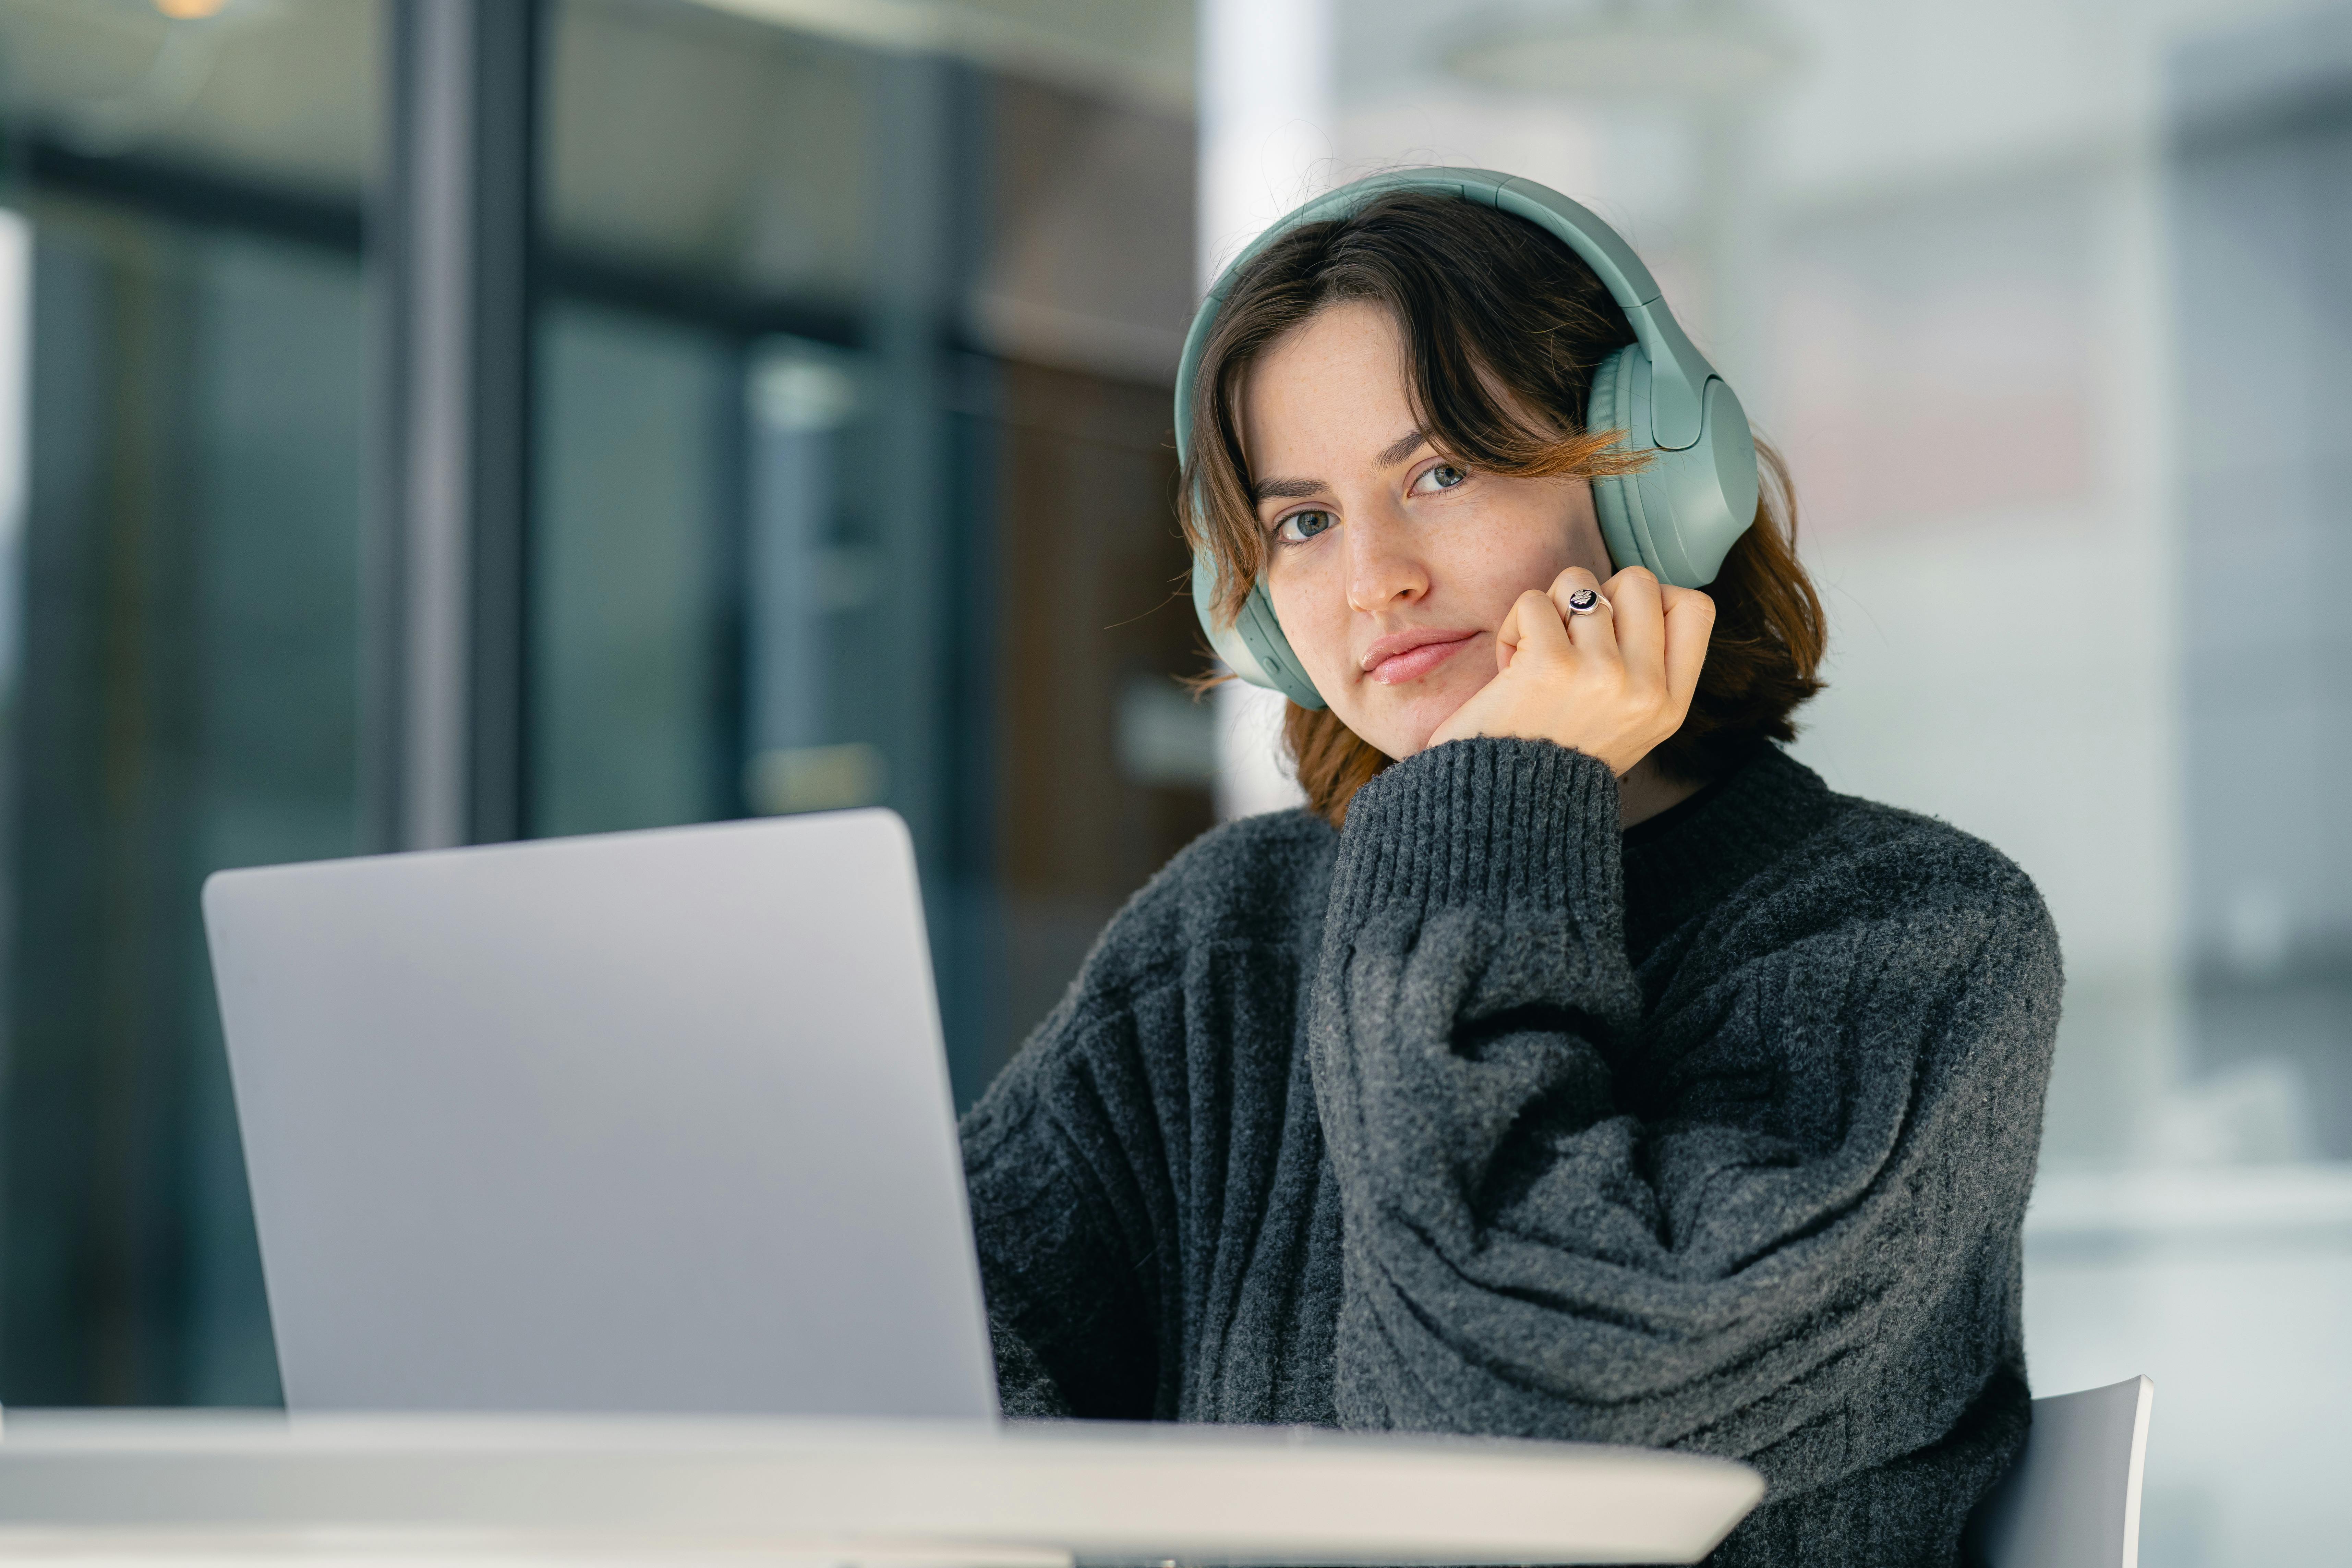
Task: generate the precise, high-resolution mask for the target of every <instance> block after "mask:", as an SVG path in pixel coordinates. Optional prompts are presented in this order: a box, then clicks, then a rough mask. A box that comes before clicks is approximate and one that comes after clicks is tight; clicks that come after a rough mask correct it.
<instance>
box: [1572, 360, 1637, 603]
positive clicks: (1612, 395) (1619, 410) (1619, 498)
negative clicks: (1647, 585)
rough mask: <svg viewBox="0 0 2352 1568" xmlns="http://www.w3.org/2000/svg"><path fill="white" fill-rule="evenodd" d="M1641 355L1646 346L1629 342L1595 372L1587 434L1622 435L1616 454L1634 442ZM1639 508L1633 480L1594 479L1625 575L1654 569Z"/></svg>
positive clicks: (1596, 508) (1613, 553) (1606, 534)
mask: <svg viewBox="0 0 2352 1568" xmlns="http://www.w3.org/2000/svg"><path fill="white" fill-rule="evenodd" d="M1641 352H1642V345H1641V344H1639V343H1627V344H1626V345H1625V346H1624V347H1623V348H1622V349H1619V350H1618V351H1617V352H1616V353H1612V354H1611V355H1610V356H1609V357H1608V358H1607V359H1605V360H1602V361H1601V363H1600V364H1598V365H1596V366H1595V367H1593V372H1592V390H1591V393H1590V394H1589V395H1587V396H1586V397H1585V400H1584V427H1585V429H1587V430H1614V431H1616V432H1617V433H1618V434H1617V441H1616V444H1615V445H1614V446H1612V447H1611V448H1610V450H1611V451H1613V452H1622V451H1624V450H1625V449H1626V448H1627V447H1630V446H1631V445H1632V443H1633V437H1634V430H1633V368H1632V366H1633V357H1632V356H1633V355H1635V354H1638V353H1641ZM1639 504H1640V502H1639V499H1638V497H1637V496H1636V495H1635V493H1634V489H1633V475H1631V474H1602V475H1599V476H1597V477H1595V478H1594V479H1593V481H1592V510H1593V512H1594V514H1595V515H1596V516H1597V517H1598V518H1599V519H1600V521H1601V541H1602V542H1603V543H1605V544H1607V545H1608V547H1609V561H1610V564H1612V566H1615V567H1616V568H1617V569H1618V570H1619V571H1622V570H1624V569H1625V568H1626V567H1628V566H1643V565H1648V564H1649V563H1647V562H1645V561H1643V559H1642V549H1641V545H1640V543H1639V542H1638V536H1637V534H1636V533H1635V531H1634V528H1633V511H1634V510H1635V509H1636V508H1637V507H1638V505H1639Z"/></svg>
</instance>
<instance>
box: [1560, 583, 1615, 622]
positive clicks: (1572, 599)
mask: <svg viewBox="0 0 2352 1568" xmlns="http://www.w3.org/2000/svg"><path fill="white" fill-rule="evenodd" d="M1607 602H1608V601H1607V600H1605V599H1603V598H1601V595H1599V594H1597V593H1595V592H1593V591H1592V590H1591V589H1590V588H1579V589H1578V590H1577V591H1576V592H1575V593H1573V594H1570V595H1569V596H1568V613H1569V614H1570V615H1571V616H1589V615H1591V613H1592V612H1593V611H1595V610H1597V609H1599V608H1600V607H1601V605H1604V604H1606V603H1607Z"/></svg>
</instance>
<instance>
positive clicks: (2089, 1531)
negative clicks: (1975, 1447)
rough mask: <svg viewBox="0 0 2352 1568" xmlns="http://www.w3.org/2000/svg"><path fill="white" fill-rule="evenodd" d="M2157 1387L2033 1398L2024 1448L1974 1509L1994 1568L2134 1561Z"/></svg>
mask: <svg viewBox="0 0 2352 1568" xmlns="http://www.w3.org/2000/svg"><path fill="white" fill-rule="evenodd" d="M2155 1402H2156V1384H2153V1383H2150V1382H2149V1381H2148V1380H2147V1378H2145V1377H2134V1378H2127V1379H2126V1380H2125V1381H2124V1382H2122V1383H2116V1384H2109V1385H2108V1386H2106V1387H2105V1388H2089V1389H2084V1391H2083V1392H2082V1393H2080V1394H2057V1395H2055V1396H2053V1397H2052V1398H2049V1399H2037V1400H2035V1401H2034V1402H2033V1430H2032V1432H2031V1433H2029V1434H2027V1436H2026V1439H2025V1451H2024V1452H2023V1453H2022V1454H2020V1455H2019V1456H2018V1457H2017V1463H2016V1464H2015V1465H2013V1466H2011V1468H2010V1472H2009V1474H2008V1475H2006V1476H2004V1477H2003V1478H2001V1482H2000V1485H1999V1486H1998V1487H1995V1488H1994V1489H1993V1490H1992V1493H1991V1495H1990V1496H1989V1497H1987V1498H1986V1499H1985V1501H1984V1505H1983V1507H1982V1508H1980V1509H1979V1510H1978V1512H1977V1517H1976V1521H1975V1530H1974V1531H1973V1533H1974V1534H1975V1535H1976V1538H1977V1542H1978V1544H1979V1546H1980V1547H1981V1548H1982V1550H1983V1552H1984V1560H1985V1561H1986V1562H1987V1563H1990V1564H1991V1565H1992V1568H2139V1477H2140V1467H2141V1466H2142V1464H2143V1463H2144V1462H2145V1461H2146V1460H2147V1415H2148V1410H2149V1407H2150V1406H2151V1405H2154V1404H2155Z"/></svg>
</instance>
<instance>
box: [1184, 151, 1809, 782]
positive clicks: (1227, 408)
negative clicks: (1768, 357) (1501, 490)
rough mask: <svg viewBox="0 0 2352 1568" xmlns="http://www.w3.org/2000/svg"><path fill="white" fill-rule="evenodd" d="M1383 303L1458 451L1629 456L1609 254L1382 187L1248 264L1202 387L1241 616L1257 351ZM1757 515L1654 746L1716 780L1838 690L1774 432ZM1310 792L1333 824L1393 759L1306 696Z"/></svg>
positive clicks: (1530, 473) (1495, 465)
mask: <svg viewBox="0 0 2352 1568" xmlns="http://www.w3.org/2000/svg"><path fill="white" fill-rule="evenodd" d="M1340 300H1368V301H1370V302H1372V303H1375V304H1378V305H1380V306H1381V307H1383V308H1385V309H1386V310H1388V311H1389V312H1390V313H1391V315H1392V316H1393V317H1394V318H1395V320H1396V321H1397V322H1398V324H1399V326H1400V327H1401V329H1402V334H1403V337H1404V342H1405V349H1406V356H1407V359H1408V362H1409V365H1408V375H1409V377H1410V382H1411V392H1412V401H1413V404H1414V407H1415V410H1416V412H1418V413H1419V414H1420V415H1421V417H1422V421H1423V429H1424V430H1426V431H1427V433H1428V435H1429V438H1430V441H1431V444H1432V445H1433V446H1434V447H1437V448H1438V450H1440V451H1441V452H1443V453H1444V455H1445V457H1446V458H1448V459H1449V460H1450V461H1454V462H1458V463H1460V464H1462V465H1463V466H1464V467H1465V468H1472V469H1475V470H1481V471H1484V472H1486V473H1490V474H1500V475H1504V476H1507V477H1514V478H1538V477H1559V476H1582V477H1586V478H1591V477H1596V476H1599V475H1603V474H1617V473H1624V472H1626V471H1628V470H1630V469H1632V468H1639V467H1640V466H1641V465H1642V463H1643V461H1644V460H1645V458H1644V455H1643V454H1640V453H1624V452H1612V451H1611V450H1610V448H1611V447H1612V445H1613V444H1614V443H1615V442H1616V441H1617V439H1618V438H1619V437H1620V436H1621V435H1622V432H1620V431H1616V430H1593V429H1591V428H1588V427H1587V426H1586V423H1585V403H1586V395H1587V393H1588V392H1589V391H1590V389H1591V383H1592V373H1593V371H1594V369H1595V368H1596V367H1597V366H1599V365H1600V363H1601V362H1602V361H1603V360H1605V359H1606V358H1608V356H1609V355H1610V354H1612V353H1614V352H1616V351H1617V350H1618V349H1620V348H1622V347H1623V346H1624V345H1625V344H1627V343H1629V342H1633V329H1632V328H1631V327H1630V326H1629V325H1628V324H1627V323H1626V321H1625V315H1624V312H1623V311H1622V310H1620V309H1619V308H1618V307H1617V304H1616V302H1615V301H1614V300H1611V299H1610V297H1609V291H1608V289H1606V288H1604V287H1603V286H1602V285H1601V279H1599V278H1597V277H1595V276H1594V275H1593V272H1592V269H1591V268H1590V267H1587V266H1586V265H1585V264H1584V262H1583V261H1582V260H1581V259H1580V258H1579V257H1578V256H1577V255H1576V254H1575V252H1573V251H1571V250H1570V249H1569V248H1568V247H1566V246H1564V245H1562V244H1560V243H1559V242H1558V241H1557V240H1555V239H1553V238H1552V237H1550V236H1549V235H1547V234H1545V233H1543V232H1542V231H1541V230H1540V229H1538V228H1537V227H1536V226H1534V225H1532V224H1529V223H1527V222H1525V221H1523V220H1522V219H1519V218H1516V217H1512V216H1508V215H1507V214H1504V213H1500V212H1496V211H1495V210H1493V209H1492V208H1488V207H1483V206H1479V205H1475V204H1474V203H1470V202H1465V201H1461V200H1457V199H1455V198H1453V197H1449V196H1444V195H1431V194H1428V193H1424V192H1399V193H1395V194H1392V195H1386V196H1382V197H1381V198H1379V199H1377V200H1375V201H1373V202H1371V203H1370V204H1369V205H1366V206H1365V207H1363V208H1362V209H1361V210H1360V211H1359V212H1357V213H1356V214H1355V215H1354V216H1349V217H1344V218H1336V219H1332V220H1329V221H1327V222H1322V223H1310V224H1303V225H1301V226H1298V227H1297V228H1295V229H1292V230H1291V231H1289V232H1288V233H1286V234H1284V235H1282V236H1281V237H1278V238H1277V239H1276V240H1275V241H1274V243H1272V244H1271V245H1269V246H1267V247H1266V248H1265V250H1263V251H1262V252H1260V253H1259V254H1258V255H1257V256H1256V257H1255V258H1252V260H1251V261H1250V263H1249V265H1248V266H1247V267H1246V268H1244V269H1243V272H1242V274H1241V276H1240V277H1239V278H1238V279H1235V280H1234V287H1233V289H1231V290H1230V292H1229V293H1228V294H1227V296H1226V300H1225V303H1224V306H1223V309H1222V310H1219V311H1218V313H1217V321H1216V325H1215V326H1214V328H1213V329H1212V331H1211V332H1210V335H1209V340H1208V342H1207V343H1206V344H1205V345H1204V348H1203V351H1202V358H1201V366H1200V374H1199V376H1198V378H1197V379H1196V380H1195V382H1194V384H1193V405H1192V431H1193V437H1192V450H1190V451H1188V452H1185V453H1184V454H1182V458H1183V465H1184V469H1183V479H1182V488H1181V495H1182V497H1183V498H1184V499H1183V501H1182V503H1181V511H1182V517H1183V524H1184V533H1185V537H1186V538H1187V540H1188V541H1190V542H1191V543H1192V547H1193V548H1194V549H1196V550H1207V551H1209V552H1211V553H1212V554H1213V556H1214V557H1215V559H1216V561H1217V563H1218V565H1219V566H1220V567H1221V568H1222V569H1223V589H1224V593H1223V601H1222V602H1221V603H1219V604H1217V605H1213V606H1211V610H1212V613H1213V614H1214V615H1216V616H1219V617H1221V618H1222V619H1223V620H1224V621H1227V622H1230V621H1231V620H1232V619H1233V618H1234V616H1235V615H1237V614H1238V613H1239V611H1240V609H1241V606H1242V603H1243V601H1244V599H1246V598H1247V597H1248V595H1249V592H1250V589H1251V587H1252V585H1253V584H1255V583H1256V582H1257V579H1258V574H1260V573H1261V572H1263V571H1264V570H1265V561H1266V538H1265V530H1264V528H1263V527H1262V526H1261V525H1260V524H1259V521H1258V517H1257V508H1256V506H1255V504H1254V502H1253V501H1252V500H1251V479H1250V472H1249V459H1248V458H1247V456H1246V454H1245V453H1244V451H1243V449H1242V438H1241V427H1242V422H1241V398H1242V393H1243V388H1244V383H1245V379H1246V377H1247V375H1248V373H1249V369H1250V367H1251V365H1253V364H1254V363H1256V361H1257V359H1258V356H1259V355H1261V354H1263V353H1265V350H1266V349H1267V348H1268V347H1269V346H1270V345H1271V344H1273V343H1274V342H1275V341H1276V340H1277V339H1279V338H1280V337H1282V336H1283V334H1285V333H1286V332H1288V331H1291V330H1292V329H1293V328H1295V327H1297V326H1298V325H1299V324H1300V323H1301V322H1303V321H1306V320H1307V318H1308V317H1309V316H1311V315H1313V314H1314V313H1315V312H1316V311H1317V310H1321V309H1322V308H1323V307H1324V306H1326V305H1329V304H1333V303H1335V302H1338V301H1340ZM1757 455H1758V458H1759V462H1760V463H1761V465H1762V468H1763V476H1762V477H1763V480H1764V483H1763V487H1762V494H1761V497H1760V499H1759V500H1758V502H1757V506H1756V521H1755V526H1753V527H1751V528H1750V529H1748V531H1747V532H1745V533H1743V534H1741V535H1740V537H1739V541H1738V543H1736V544H1734V545H1733V546H1732V548H1731V552H1730V554H1729V555H1728V556H1727V557H1726V558H1725V560H1724V563H1723V569H1722V571H1721V572H1720V573H1719V574H1717V577H1716V580H1715V581H1714V582H1713V583H1712V584H1708V586H1707V589H1706V592H1707V594H1708V595H1710V596H1711V597H1712V598H1713V599H1714V600H1715V605H1716V618H1715V633H1714V636H1713V637H1712V638H1711V640H1710V641H1709V643H1708V645H1707V653H1706V666H1705V668H1703V670H1702V671H1701V673H1700V675H1699V680H1698V689H1697V691H1696V694H1695V695H1694V696H1693V697H1692V700H1691V707H1690V713H1689V715H1688V717H1687V718H1685V720H1684V721H1683V726H1682V728H1681V729H1680V730H1679V731H1676V732H1675V734H1674V735H1673V736H1672V737H1671V738H1670V739H1668V740H1667V741H1666V742H1664V743H1663V744H1662V745H1660V746H1659V747H1658V749H1657V751H1656V752H1655V753H1654V754H1655V755H1656V757H1657V759H1658V763H1659V766H1660V767H1661V768H1662V769H1664V771H1665V772H1666V773H1669V774H1671V775H1673V776H1675V777H1676V778H1680V779H1685V780H1689V781H1692V782H1695V783H1703V782H1705V781H1706V780H1708V779H1711V778H1714V777H1716V776H1717V775H1718V774H1720V773H1723V772H1725V771H1726V770H1727V769H1728V768H1729V767H1731V766H1732V765H1733V764H1735V763H1738V761H1739V760H1740V759H1741V758H1742V757H1743V756H1744V755H1746V754H1747V753H1748V752H1750V751H1752V750H1753V749H1754V748H1755V747H1757V746H1758V745H1759V744H1761V743H1762V742H1765V741H1767V740H1776V741H1790V740H1793V739H1795V738H1796V727H1795V726H1794V725H1793V724H1792V723H1791V722H1790V713H1791V712H1792V711H1794V710H1795V709H1796V707H1797V705H1798V704H1799V703H1801V702H1802V701H1804V700H1805V699H1807V698H1809V697H1811V695H1812V694H1813V693H1814V692H1816V691H1818V690H1820V689H1821V687H1822V681H1821V679H1820V673H1819V672H1820V668H1821V662H1822V649H1823V647H1824V644H1825V642H1826V637H1827V629H1826V626H1825V625H1824V622H1823V617H1822V602H1821V595H1819V594H1817V593H1816V592H1815V591H1814V588H1813V584H1812V582H1811V579H1810V578H1808V577H1807V576H1806V574H1805V570H1804V568H1803V567H1802V566H1801V565H1800V564H1799V563H1798V561H1797V555H1796V550H1795V533H1796V509H1795V505H1794V502H1793V500H1792V498H1791V496H1790V489H1789V479H1788V471H1787V469H1786V468H1785V467H1784V466H1783V465H1782V464H1781V461H1780V456H1779V454H1778V453H1776V452H1774V451H1773V450H1772V449H1771V448H1770V447H1766V446H1764V445H1763V444H1761V443H1759V445H1758V447H1757ZM1283 732H1284V737H1285V740H1286V743H1287V745H1288V748H1289V751H1290V753H1291V757H1292V760H1293V761H1294V763H1296V764H1297V771H1298V782H1299V784H1301V785H1303V786H1304V787H1305V789H1306V791H1307V804H1308V805H1309V806H1310V807H1311V808H1312V809H1313V810H1314V811H1316V812H1317V813H1318V814H1319V815H1321V816H1323V817H1325V818H1326V819H1327V820H1328V821H1329V822H1331V823H1332V824H1333V825H1334V826H1338V825H1339V824H1341V823H1343V822H1344V821H1345V820H1346V818H1347V812H1348V802H1349V800H1350V799H1351V798H1352V797H1353V796H1354V795H1355V793H1356V791H1358V790H1359V789H1360V788H1362V787H1363V786H1364V784H1367V783H1368V782H1370V780H1371V778H1372V777H1373V775H1375V774H1376V773H1379V772H1380V771H1381V769H1383V768H1385V767H1387V766H1388V765H1389V763H1390V762H1391V760H1392V759H1391V758H1390V757H1388V756H1386V755H1384V754H1383V753H1381V752H1380V751H1378V750H1377V749H1375V748H1374V747H1373V746H1372V745H1370V743H1369V742H1366V741H1364V740H1362V739H1361V738H1360V737H1359V736H1357V735H1356V734H1355V732H1354V731H1350V730H1349V728H1348V727H1347V726H1346V725H1345V724H1343V723H1341V722H1340V721H1339V716H1338V715H1337V714H1335V713H1333V712H1332V711H1331V710H1328V709H1323V710H1312V709H1307V708H1302V707H1300V706H1299V705H1298V704H1297V703H1295V702H1294V703H1291V704H1290V705H1289V711H1288V713H1287V714H1286V716H1285V722H1284V726H1283Z"/></svg>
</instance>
